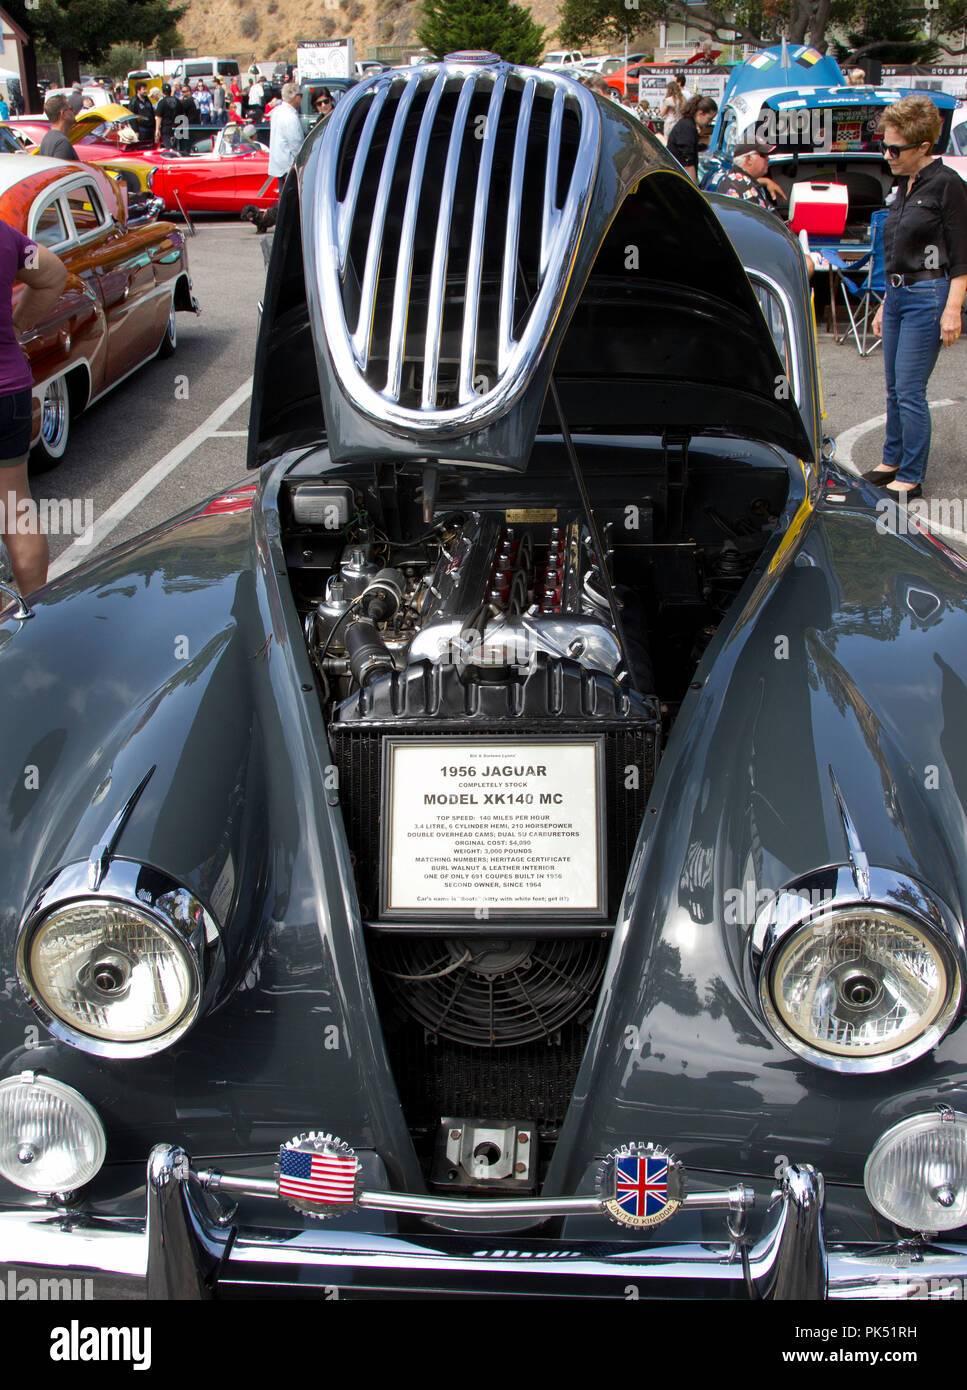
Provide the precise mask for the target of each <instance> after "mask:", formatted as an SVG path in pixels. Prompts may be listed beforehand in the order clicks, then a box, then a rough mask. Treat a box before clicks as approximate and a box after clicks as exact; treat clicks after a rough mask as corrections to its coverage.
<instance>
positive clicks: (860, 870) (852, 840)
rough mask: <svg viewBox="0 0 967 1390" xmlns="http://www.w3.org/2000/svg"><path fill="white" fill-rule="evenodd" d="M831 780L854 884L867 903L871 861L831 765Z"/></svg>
mask: <svg viewBox="0 0 967 1390" xmlns="http://www.w3.org/2000/svg"><path fill="white" fill-rule="evenodd" d="M829 780H830V781H831V782H832V784H833V795H834V796H835V798H836V805H837V806H838V807H839V817H840V820H841V821H842V822H843V833H844V835H845V836H846V852H847V854H848V855H849V858H850V863H851V864H852V866H853V882H854V883H855V884H856V891H857V893H859V895H860V897H861V898H864V899H865V900H866V901H867V902H868V901H869V898H870V861H869V859H867V857H866V851H865V850H864V848H863V845H862V842H861V840H860V837H859V832H858V831H857V829H856V826H855V825H854V823H853V817H852V816H851V815H850V813H849V808H848V807H847V805H846V798H845V797H844V796H843V793H842V790H841V789H840V785H839V782H837V780H836V773H835V772H834V771H833V765H832V763H830V765H829Z"/></svg>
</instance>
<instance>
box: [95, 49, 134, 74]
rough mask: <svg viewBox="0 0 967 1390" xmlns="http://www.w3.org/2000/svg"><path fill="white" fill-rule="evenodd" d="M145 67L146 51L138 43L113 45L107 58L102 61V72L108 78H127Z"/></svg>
mask: <svg viewBox="0 0 967 1390" xmlns="http://www.w3.org/2000/svg"><path fill="white" fill-rule="evenodd" d="M143 67H144V49H143V48H142V47H141V45H140V44H136V43H112V44H111V47H110V48H109V49H108V53H107V57H106V58H103V59H102V60H101V71H102V72H103V73H104V74H105V76H107V77H127V75H128V73H129V72H134V71H135V70H136V69H137V68H143Z"/></svg>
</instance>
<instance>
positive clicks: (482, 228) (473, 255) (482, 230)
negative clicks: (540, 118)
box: [457, 71, 507, 405]
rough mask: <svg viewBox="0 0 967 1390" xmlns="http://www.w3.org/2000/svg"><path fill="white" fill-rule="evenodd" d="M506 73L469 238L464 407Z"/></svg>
mask: <svg viewBox="0 0 967 1390" xmlns="http://www.w3.org/2000/svg"><path fill="white" fill-rule="evenodd" d="M506 86H507V73H506V71H504V72H501V73H499V74H498V76H497V81H496V82H495V83H494V89H493V91H492V92H491V94H490V105H489V106H488V107H487V125H486V129H485V131H484V137H483V140H482V142H481V147H480V166H479V168H478V170H477V196H476V199H475V201H474V208H473V231H472V232H471V235H470V256H469V258H468V260H467V284H466V291H465V295H464V304H463V333H462V334H461V337H460V375H459V378H458V385H457V399H458V400H459V402H460V404H461V405H464V404H466V402H467V401H469V400H472V399H473V398H474V397H475V396H476V394H477V392H476V391H475V389H474V381H473V369H474V365H475V362H476V355H477V323H478V320H479V317H480V281H481V275H482V273H483V251H484V237H485V236H486V234H487V210H488V208H489V207H490V172H491V169H492V168H493V162H494V151H495V150H496V148H497V131H498V128H499V126H500V108H501V106H502V105H503V101H504V90H505V88H506Z"/></svg>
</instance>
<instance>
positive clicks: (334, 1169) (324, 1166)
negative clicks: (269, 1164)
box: [276, 1130, 359, 1217]
mask: <svg viewBox="0 0 967 1390" xmlns="http://www.w3.org/2000/svg"><path fill="white" fill-rule="evenodd" d="M358 1175H359V1163H358V1160H357V1158H356V1154H355V1151H354V1150H353V1149H351V1148H350V1147H349V1145H348V1144H346V1143H344V1142H343V1140H342V1139H338V1138H337V1137H336V1135H334V1134H317V1133H316V1132H315V1130H313V1131H311V1132H310V1133H309V1134H298V1135H296V1137H295V1138H294V1139H289V1140H288V1141H287V1142H286V1143H285V1144H283V1145H282V1147H281V1148H280V1149H279V1160H278V1163H277V1164H276V1177H277V1179H278V1183H279V1196H280V1198H281V1199H282V1201H284V1202H287V1203H288V1204H289V1206H290V1207H295V1209H296V1211H301V1212H304V1213H306V1214H307V1215H308V1216H319V1217H325V1216H342V1215H343V1214H344V1213H345V1212H349V1211H352V1209H353V1207H354V1206H355V1205H356V1196H357V1192H358V1181H359V1176H358Z"/></svg>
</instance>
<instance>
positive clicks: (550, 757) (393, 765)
mask: <svg viewBox="0 0 967 1390" xmlns="http://www.w3.org/2000/svg"><path fill="white" fill-rule="evenodd" d="M381 849H382V855H381V858H382V866H383V872H382V888H381V915H382V916H384V917H401V918H419V917H427V918H430V919H433V918H436V919H439V918H440V917H441V916H443V917H446V918H449V917H450V916H457V917H468V918H471V919H476V920H478V921H486V920H490V919H496V920H500V919H501V918H507V917H525V918H526V917H531V918H533V917H576V916H577V917H581V918H603V917H604V916H606V914H607V863H606V856H605V847H604V742H603V739H601V738H600V737H590V738H587V737H585V738H574V739H567V738H564V739H554V740H543V739H528V740H526V741H523V740H521V741H518V740H516V739H508V740H506V741H502V742H501V741H498V740H496V739H493V740H491V739H485V738H478V739H463V738H445V739H395V738H386V739H384V741H383V815H382V846H381Z"/></svg>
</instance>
